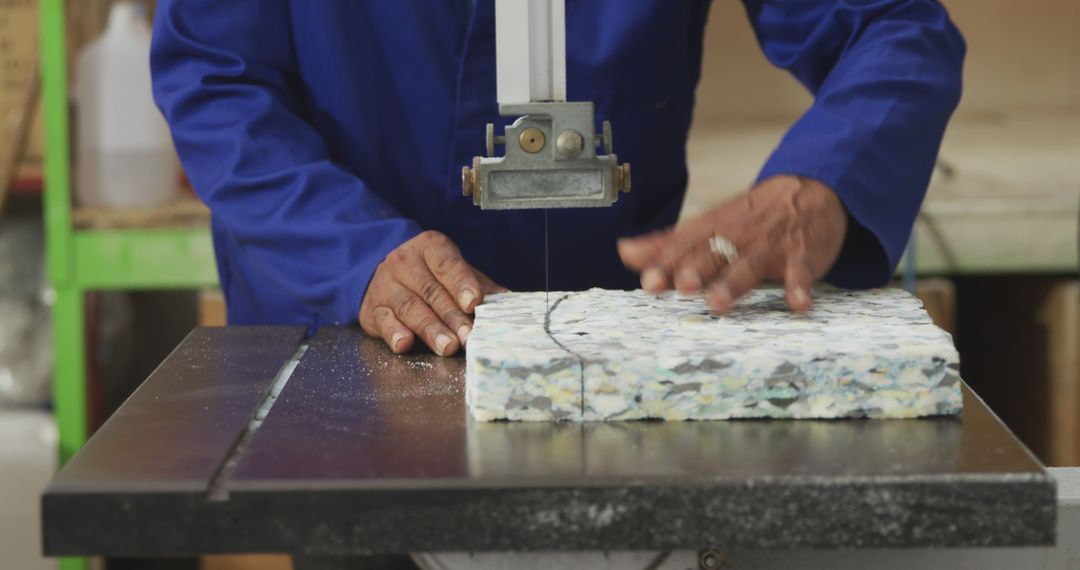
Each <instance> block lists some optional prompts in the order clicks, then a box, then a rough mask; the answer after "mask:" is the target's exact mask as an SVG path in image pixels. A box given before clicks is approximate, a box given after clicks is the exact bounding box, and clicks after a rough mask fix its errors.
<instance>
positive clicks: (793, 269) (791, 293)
mask: <svg viewBox="0 0 1080 570" xmlns="http://www.w3.org/2000/svg"><path fill="white" fill-rule="evenodd" d="M813 282H814V278H813V274H812V273H811V271H810V266H809V265H808V264H807V263H806V260H805V258H803V257H802V256H794V255H792V256H789V257H788V260H787V263H786V264H785V266H784V288H785V289H786V290H787V304H788V306H789V307H791V309H792V310H793V311H799V312H803V311H807V310H809V309H810V304H811V301H810V288H811V286H812V285H813Z"/></svg>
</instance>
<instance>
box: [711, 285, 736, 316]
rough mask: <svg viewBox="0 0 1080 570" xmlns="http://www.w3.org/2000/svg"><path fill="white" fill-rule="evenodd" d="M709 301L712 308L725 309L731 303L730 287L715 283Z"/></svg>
mask: <svg viewBox="0 0 1080 570" xmlns="http://www.w3.org/2000/svg"><path fill="white" fill-rule="evenodd" d="M710 301H711V303H710V304H711V305H712V307H713V308H714V309H717V310H721V311H722V310H724V309H726V308H727V307H728V305H730V304H731V289H728V286H727V285H717V286H716V287H714V288H713V290H712V294H711V295H710Z"/></svg>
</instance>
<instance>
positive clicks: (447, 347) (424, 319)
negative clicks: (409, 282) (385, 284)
mask: <svg viewBox="0 0 1080 570" xmlns="http://www.w3.org/2000/svg"><path fill="white" fill-rule="evenodd" d="M390 289H391V290H390V292H389V299H390V302H389V305H390V307H391V308H392V309H393V310H394V316H395V317H397V318H398V320H400V321H401V322H402V323H404V324H405V326H407V327H409V330H411V331H413V332H414V333H416V334H417V335H419V336H420V338H421V339H422V340H423V341H424V344H426V345H428V347H429V348H430V349H431V350H433V351H434V352H435V354H438V355H439V356H450V355H451V354H454V353H455V352H457V349H458V348H459V347H460V344H459V343H458V340H457V337H456V336H455V335H454V333H452V332H450V329H448V328H446V325H445V324H444V323H443V321H442V319H440V318H439V316H438V315H436V314H435V312H434V311H432V310H431V307H429V306H428V304H427V303H426V302H424V300H423V299H421V298H420V296H419V295H417V294H416V293H413V292H412V291H411V290H410V289H408V288H407V287H405V286H404V285H402V284H400V283H394V284H393V285H391V286H390Z"/></svg>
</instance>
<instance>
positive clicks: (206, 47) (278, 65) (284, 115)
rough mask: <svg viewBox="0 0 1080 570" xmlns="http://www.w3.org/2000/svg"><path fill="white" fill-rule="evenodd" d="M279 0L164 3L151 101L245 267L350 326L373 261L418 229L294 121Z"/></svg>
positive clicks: (295, 88) (286, 25)
mask: <svg viewBox="0 0 1080 570" xmlns="http://www.w3.org/2000/svg"><path fill="white" fill-rule="evenodd" d="M290 29H291V24H290V21H289V11H288V6H287V2H285V1H284V0H230V1H228V2H222V1H220V0H164V1H160V2H158V7H157V14H156V17H155V23H154V36H153V45H152V50H151V69H152V72H153V86H154V97H155V100H156V101H157V103H158V106H159V107H160V108H161V110H162V112H163V113H164V114H165V117H166V119H167V121H168V123H169V125H170V128H171V130H172V136H173V140H174V143H175V145H176V148H177V151H178V153H179V155H180V158H181V161H182V162H183V164H184V169H185V171H186V172H187V174H188V176H189V178H190V179H191V181H192V185H193V186H194V188H195V191H196V193H197V194H198V195H199V197H200V198H202V200H203V201H204V202H205V203H206V204H207V205H208V206H209V207H210V209H211V211H212V212H213V214H214V217H215V219H216V222H217V224H218V227H219V228H224V231H226V232H227V233H228V235H229V236H230V237H231V238H232V239H233V240H234V241H235V243H237V244H239V247H240V250H241V251H242V252H243V255H244V256H245V257H246V261H247V263H246V265H248V266H252V267H256V268H257V270H258V271H259V272H260V273H261V275H246V276H245V278H247V279H250V280H252V281H266V282H267V283H268V284H271V285H273V286H275V287H276V288H278V289H279V290H280V291H284V292H285V294H286V295H291V296H295V298H297V299H298V300H299V301H301V302H302V303H303V304H304V305H305V306H308V307H310V308H311V309H312V310H313V311H314V312H315V313H316V314H318V315H319V316H320V318H321V319H325V320H327V321H330V322H339V323H354V322H356V319H357V315H358V312H359V308H360V301H361V299H362V298H363V295H364V292H365V290H366V288H367V284H368V282H369V281H370V279H371V276H372V274H373V273H374V271H375V268H376V266H377V265H378V264H379V263H380V262H381V261H382V259H383V258H384V257H385V256H386V255H387V254H388V253H389V252H390V251H391V250H393V249H394V248H395V247H397V246H398V245H400V244H401V243H402V242H404V241H406V240H408V239H409V238H411V237H412V236H414V235H416V234H417V233H419V232H420V228H418V227H417V225H416V224H415V223H413V222H412V221H410V220H408V219H406V218H404V217H402V216H401V215H400V214H399V213H397V212H396V211H394V209H393V208H391V207H390V206H389V205H388V204H387V203H386V202H385V201H384V200H382V199H381V198H380V197H379V196H377V195H376V194H375V193H374V192H373V191H372V190H371V189H370V188H368V187H367V186H366V185H365V184H364V182H363V181H362V180H360V179H358V178H357V177H356V176H354V175H352V174H351V173H349V172H347V171H345V170H344V169H342V168H341V167H339V166H338V165H336V164H335V163H333V162H332V161H331V160H330V155H329V151H328V149H327V147H326V144H325V142H324V141H323V140H322V138H321V137H320V135H319V133H318V132H316V130H315V129H314V128H313V127H312V126H311V124H310V123H309V122H308V121H307V120H306V119H305V112H306V110H305V107H304V102H303V97H302V93H301V90H300V78H299V77H298V72H297V68H296V64H295V61H294V59H293V56H292V53H293V51H292V42H291V33H290Z"/></svg>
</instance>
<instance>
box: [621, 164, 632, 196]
mask: <svg viewBox="0 0 1080 570" xmlns="http://www.w3.org/2000/svg"><path fill="white" fill-rule="evenodd" d="M619 172H620V176H619V190H621V191H622V192H623V193H624V194H628V193H629V192H630V163H629V162H626V163H623V165H622V166H620V167H619Z"/></svg>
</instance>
